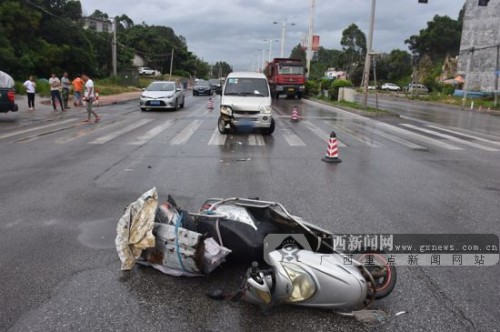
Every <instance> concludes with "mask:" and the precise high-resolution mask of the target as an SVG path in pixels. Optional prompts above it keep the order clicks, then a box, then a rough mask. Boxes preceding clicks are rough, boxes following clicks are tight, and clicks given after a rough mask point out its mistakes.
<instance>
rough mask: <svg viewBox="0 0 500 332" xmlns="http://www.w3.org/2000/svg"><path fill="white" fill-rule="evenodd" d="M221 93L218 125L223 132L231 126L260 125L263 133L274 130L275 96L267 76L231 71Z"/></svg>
mask: <svg viewBox="0 0 500 332" xmlns="http://www.w3.org/2000/svg"><path fill="white" fill-rule="evenodd" d="M220 93H221V102H220V116H219V120H218V124H217V128H218V129H219V132H220V133H221V134H227V133H228V132H229V130H228V128H227V126H228V125H229V126H230V128H231V129H245V130H253V129H257V130H260V132H261V133H262V134H263V135H271V134H272V133H273V131H274V127H275V124H274V119H273V117H272V107H271V104H272V100H271V91H270V90H269V83H268V82H267V79H266V76H265V75H264V74H261V73H254V72H232V73H230V74H229V75H228V76H227V77H226V82H225V83H224V87H223V89H222V91H221V92H220Z"/></svg>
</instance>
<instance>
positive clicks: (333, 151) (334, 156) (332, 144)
mask: <svg viewBox="0 0 500 332" xmlns="http://www.w3.org/2000/svg"><path fill="white" fill-rule="evenodd" d="M321 160H323V161H325V162H327V163H340V162H342V160H340V158H339V149H338V143H337V135H335V132H334V131H332V133H331V134H330V139H329V140H328V149H327V150H326V156H324V157H323V158H321Z"/></svg>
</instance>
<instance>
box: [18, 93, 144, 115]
mask: <svg viewBox="0 0 500 332" xmlns="http://www.w3.org/2000/svg"><path fill="white" fill-rule="evenodd" d="M141 93H142V91H132V92H125V93H120V94H116V95H109V96H102V95H100V96H99V100H98V102H97V103H95V102H94V107H99V106H106V105H113V104H119V103H124V102H127V101H131V100H137V101H138V100H139V97H140V95H141ZM16 104H17V105H18V106H19V113H25V112H30V113H33V112H34V113H36V112H43V113H46V112H54V108H53V107H52V104H51V101H50V97H41V96H39V95H38V94H37V95H36V96H35V111H30V110H29V108H28V97H27V96H26V95H25V94H16ZM68 104H69V106H70V107H71V109H74V108H75V109H82V110H84V109H85V107H84V106H77V107H75V106H73V101H72V100H71V99H70V101H69V102H68ZM57 110H58V111H59V112H60V111H61V108H60V107H59V108H58V109H57Z"/></svg>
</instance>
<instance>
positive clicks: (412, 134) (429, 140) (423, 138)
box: [375, 122, 463, 151]
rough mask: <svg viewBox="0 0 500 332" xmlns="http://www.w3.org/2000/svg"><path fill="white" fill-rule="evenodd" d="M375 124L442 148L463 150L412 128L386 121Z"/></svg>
mask: <svg viewBox="0 0 500 332" xmlns="http://www.w3.org/2000/svg"><path fill="white" fill-rule="evenodd" d="M375 126H376V127H378V128H379V129H381V130H383V129H385V130H387V131H391V132H396V133H399V134H401V135H403V136H405V137H411V138H413V139H416V140H418V141H422V142H425V143H428V144H432V145H434V146H437V147H440V148H442V149H446V150H454V151H461V150H463V149H462V148H459V147H457V146H454V145H451V144H448V143H445V142H442V141H439V140H437V139H434V138H430V137H427V136H424V135H421V134H417V133H415V132H413V131H410V130H406V129H403V128H399V127H396V126H393V125H389V124H387V123H384V122H375Z"/></svg>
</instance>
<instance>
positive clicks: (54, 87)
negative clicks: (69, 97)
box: [49, 73, 64, 112]
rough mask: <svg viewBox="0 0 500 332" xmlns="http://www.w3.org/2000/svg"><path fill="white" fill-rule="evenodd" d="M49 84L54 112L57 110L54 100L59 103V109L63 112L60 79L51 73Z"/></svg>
mask: <svg viewBox="0 0 500 332" xmlns="http://www.w3.org/2000/svg"><path fill="white" fill-rule="evenodd" d="M49 85H50V95H51V97H52V107H54V112H57V107H56V100H57V101H58V102H59V105H61V111H62V112H64V105H63V101H62V98H61V90H60V89H61V80H59V78H57V76H56V74H54V73H52V76H51V77H50V78H49Z"/></svg>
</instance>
